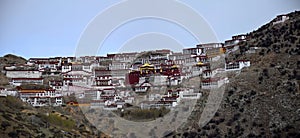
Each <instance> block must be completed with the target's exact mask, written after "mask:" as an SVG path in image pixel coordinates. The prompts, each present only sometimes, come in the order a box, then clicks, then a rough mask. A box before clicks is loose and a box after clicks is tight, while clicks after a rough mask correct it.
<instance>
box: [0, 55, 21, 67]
mask: <svg viewBox="0 0 300 138" xmlns="http://www.w3.org/2000/svg"><path fill="white" fill-rule="evenodd" d="M26 61H27V60H26V59H25V58H23V57H19V56H16V55H13V54H7V55H5V56H3V57H0V64H6V65H14V64H25V63H26Z"/></svg>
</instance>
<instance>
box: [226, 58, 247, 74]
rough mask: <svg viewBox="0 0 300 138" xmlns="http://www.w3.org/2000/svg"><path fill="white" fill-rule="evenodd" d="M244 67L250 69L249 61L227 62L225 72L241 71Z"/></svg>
mask: <svg viewBox="0 0 300 138" xmlns="http://www.w3.org/2000/svg"><path fill="white" fill-rule="evenodd" d="M244 67H250V61H249V60H239V61H234V62H227V63H226V64H225V71H235V70H241V69H242V68H244Z"/></svg>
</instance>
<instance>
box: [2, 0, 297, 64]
mask: <svg viewBox="0 0 300 138" xmlns="http://www.w3.org/2000/svg"><path fill="white" fill-rule="evenodd" d="M119 2H121V1H120V0H89V1H86V0H63V1H62V0H47V1H46V0H21V1H20V0H0V56H3V55H5V54H7V53H13V54H16V55H19V56H23V57H25V58H29V57H50V56H51V57H53V56H74V53H75V50H76V47H77V44H78V41H79V39H80V36H81V34H82V32H83V31H84V30H85V28H86V26H87V25H88V24H89V23H90V22H92V20H93V19H94V17H96V16H97V15H99V14H100V13H102V12H103V11H105V10H107V9H109V8H110V7H111V6H113V5H116V4H117V3H119ZM180 2H182V3H184V4H186V5H187V6H189V7H191V8H192V9H194V10H195V11H196V12H197V13H198V14H199V15H201V17H202V18H203V19H205V20H206V22H207V23H208V24H209V25H210V26H211V28H212V29H213V30H214V32H215V34H216V36H217V38H218V40H219V42H224V41H225V40H227V39H230V38H231V36H232V35H236V34H242V33H247V32H250V31H252V30H255V29H257V28H258V27H260V26H261V25H263V24H265V23H267V22H269V21H270V20H271V19H273V18H275V17H276V15H278V14H284V13H289V12H292V11H295V10H300V7H299V5H300V2H299V0H248V1H242V0H206V1H204V0H180ZM130 8H131V7H128V9H129V10H130ZM167 9H168V7H167V6H166V11H167ZM153 10H155V7H153ZM136 12H138V11H136ZM180 12H181V11H180V10H178V11H176V12H174V16H182V15H177V14H178V13H180ZM125 14H127V12H126V11H124V15H125ZM111 18H115V17H113V16H112V17H111ZM193 20H194V19H192V18H191V19H189V22H193ZM147 34H148V35H147ZM155 34H158V35H156V36H155ZM145 36H154V37H151V38H153V39H154V38H157V36H162V37H163V39H155V40H153V44H155V45H156V44H157V43H158V42H161V43H163V44H166V45H168V46H166V47H165V48H169V47H170V45H172V44H174V45H175V44H181V45H182V46H184V47H193V46H195V45H196V44H197V43H199V42H198V41H197V40H196V39H195V38H193V37H192V36H191V35H189V33H188V32H187V31H186V30H184V29H183V28H182V27H180V26H178V25H176V24H174V23H171V22H167V21H163V20H157V19H142V20H136V21H131V22H128V23H126V24H123V25H122V26H120V27H119V28H116V29H115V30H114V31H113V32H112V33H111V34H110V35H109V36H108V37H107V39H106V40H105V41H104V42H103V43H102V47H101V48H99V50H98V52H97V53H98V55H104V54H106V53H113V52H118V51H119V50H124V51H126V50H127V51H130V48H126V44H131V45H136V46H138V47H140V48H145V49H147V48H148V49H149V47H150V48H151V46H149V44H152V41H151V40H149V39H145ZM95 37H97V36H95ZM139 38H140V39H139ZM171 38H172V39H171ZM141 40H148V41H147V42H144V43H145V45H144V46H143V41H141ZM172 40H176V41H173V42H172ZM175 42H176V43H175ZM146 44H148V45H146ZM99 45H100V44H99ZM171 47H172V46H171ZM153 48H154V47H153ZM176 48H178V46H177V45H176ZM131 49H133V50H134V48H133V47H131ZM171 49H172V48H171Z"/></svg>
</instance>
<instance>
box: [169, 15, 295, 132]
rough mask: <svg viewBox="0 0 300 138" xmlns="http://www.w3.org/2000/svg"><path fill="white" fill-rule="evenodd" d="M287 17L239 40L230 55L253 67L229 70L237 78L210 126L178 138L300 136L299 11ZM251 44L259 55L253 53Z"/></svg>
mask: <svg viewBox="0 0 300 138" xmlns="http://www.w3.org/2000/svg"><path fill="white" fill-rule="evenodd" d="M288 16H289V17H290V19H289V20H287V21H285V22H283V23H280V24H276V25H273V23H272V22H270V23H268V24H266V25H264V26H262V27H261V28H259V29H258V30H256V31H253V32H251V33H249V36H250V39H249V40H248V41H246V42H242V43H240V50H238V51H236V52H233V53H230V54H229V55H228V57H227V60H229V61H231V60H243V59H248V60H250V61H251V67H249V68H246V69H243V70H242V71H241V72H231V73H230V74H233V75H235V76H234V77H233V78H230V83H229V84H227V86H226V91H225V95H224V97H223V101H222V103H221V106H220V108H219V110H218V112H217V113H216V114H215V117H214V118H213V119H212V120H211V121H210V122H209V123H208V124H207V125H206V126H204V127H203V128H198V127H192V128H189V129H188V130H187V131H186V132H181V133H177V134H175V135H176V136H180V137H204V136H205V137H299V136H300V133H299V132H300V127H299V126H300V116H299V114H300V102H299V100H300V89H299V87H300V86H299V84H300V70H299V69H300V45H299V44H300V30H299V29H300V12H293V13H290V14H288ZM253 47H256V48H257V50H256V53H252V54H250V53H249V50H250V49H251V48H253ZM198 108H199V109H200V107H198ZM197 114H200V113H197ZM191 121H192V122H197V120H196V121H195V120H191ZM194 126H196V125H194ZM173 136H174V135H173Z"/></svg>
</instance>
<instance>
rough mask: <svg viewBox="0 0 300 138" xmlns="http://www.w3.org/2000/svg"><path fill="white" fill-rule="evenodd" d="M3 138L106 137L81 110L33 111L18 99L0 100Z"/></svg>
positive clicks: (45, 109)
mask: <svg viewBox="0 0 300 138" xmlns="http://www.w3.org/2000/svg"><path fill="white" fill-rule="evenodd" d="M0 125H1V129H0V137H1V138H6V137H41V138H44V137H103V136H105V135H103V134H102V133H101V132H99V131H98V130H97V129H96V128H95V127H93V126H92V125H90V123H89V122H88V121H87V120H86V119H85V117H84V115H83V114H82V112H81V111H80V108H79V107H55V108H54V107H43V108H33V107H32V106H29V105H27V104H25V103H23V102H22V101H20V100H19V99H17V98H15V97H11V96H8V97H0Z"/></svg>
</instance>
